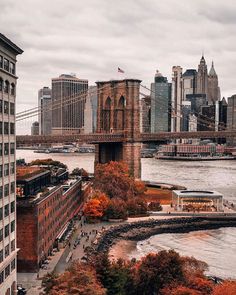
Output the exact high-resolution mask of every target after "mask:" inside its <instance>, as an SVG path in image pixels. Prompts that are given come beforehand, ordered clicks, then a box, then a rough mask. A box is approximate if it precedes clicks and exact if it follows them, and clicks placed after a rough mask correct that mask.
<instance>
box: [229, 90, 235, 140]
mask: <svg viewBox="0 0 236 295" xmlns="http://www.w3.org/2000/svg"><path fill="white" fill-rule="evenodd" d="M235 129H236V95H232V96H231V97H229V98H228V109H227V130H235ZM227 143H228V144H229V145H232V146H235V145H236V138H228V139H227Z"/></svg>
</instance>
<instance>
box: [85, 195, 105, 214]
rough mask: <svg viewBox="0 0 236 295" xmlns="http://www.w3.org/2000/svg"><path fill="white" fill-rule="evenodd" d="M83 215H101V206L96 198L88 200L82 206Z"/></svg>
mask: <svg viewBox="0 0 236 295" xmlns="http://www.w3.org/2000/svg"><path fill="white" fill-rule="evenodd" d="M84 215H85V216H87V217H90V218H96V217H102V216H103V208H102V205H101V202H100V201H99V200H97V199H91V200H89V201H88V202H87V203H86V204H85V206H84Z"/></svg>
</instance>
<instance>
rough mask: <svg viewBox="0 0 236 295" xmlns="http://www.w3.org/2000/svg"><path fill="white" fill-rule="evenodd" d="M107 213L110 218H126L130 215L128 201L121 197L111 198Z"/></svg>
mask: <svg viewBox="0 0 236 295" xmlns="http://www.w3.org/2000/svg"><path fill="white" fill-rule="evenodd" d="M105 215H106V217H107V218H108V219H126V218H127V217H128V211H127V206H126V203H125V202H124V201H123V200H122V199H119V198H113V199H111V201H110V203H109V205H108V207H107V209H106V212H105Z"/></svg>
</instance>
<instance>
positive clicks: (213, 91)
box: [207, 62, 220, 104]
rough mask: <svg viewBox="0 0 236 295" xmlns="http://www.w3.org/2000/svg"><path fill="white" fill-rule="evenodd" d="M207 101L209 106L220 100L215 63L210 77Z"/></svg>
mask: <svg viewBox="0 0 236 295" xmlns="http://www.w3.org/2000/svg"><path fill="white" fill-rule="evenodd" d="M207 100H208V103H209V104H213V103H215V102H217V101H219V100H220V87H219V85H218V76H217V74H216V71H215V68H214V63H213V62H212V65H211V69H210V71H209V75H208V91H207Z"/></svg>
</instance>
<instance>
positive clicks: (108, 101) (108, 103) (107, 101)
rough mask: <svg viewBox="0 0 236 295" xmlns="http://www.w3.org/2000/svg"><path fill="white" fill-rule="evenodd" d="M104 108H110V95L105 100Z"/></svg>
mask: <svg viewBox="0 0 236 295" xmlns="http://www.w3.org/2000/svg"><path fill="white" fill-rule="evenodd" d="M105 109H106V110H110V109H111V99H110V97H109V96H108V98H107V100H106V102H105Z"/></svg>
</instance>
